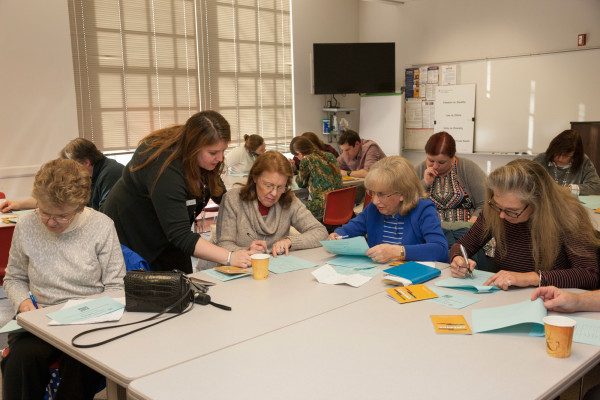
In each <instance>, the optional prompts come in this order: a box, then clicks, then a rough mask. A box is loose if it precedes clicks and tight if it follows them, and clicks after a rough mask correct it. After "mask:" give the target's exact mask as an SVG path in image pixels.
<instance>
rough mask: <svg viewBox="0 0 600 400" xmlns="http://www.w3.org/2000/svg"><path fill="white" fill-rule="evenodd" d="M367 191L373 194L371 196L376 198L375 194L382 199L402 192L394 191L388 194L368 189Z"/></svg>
mask: <svg viewBox="0 0 600 400" xmlns="http://www.w3.org/2000/svg"><path fill="white" fill-rule="evenodd" d="M366 192H367V194H368V195H369V196H371V198H375V196H377V197H378V198H380V199H388V198H390V197H392V196H393V195H395V194H400V193H398V192H393V193H389V194H386V193H381V192H374V191H372V190H366Z"/></svg>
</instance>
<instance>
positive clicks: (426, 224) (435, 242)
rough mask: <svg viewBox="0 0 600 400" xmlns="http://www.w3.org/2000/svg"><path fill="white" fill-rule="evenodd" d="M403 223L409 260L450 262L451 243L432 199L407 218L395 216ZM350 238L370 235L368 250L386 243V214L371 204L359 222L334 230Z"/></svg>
mask: <svg viewBox="0 0 600 400" xmlns="http://www.w3.org/2000/svg"><path fill="white" fill-rule="evenodd" d="M395 217H396V218H398V219H400V221H404V233H403V235H402V245H403V246H404V249H405V251H406V260H412V261H441V262H448V241H447V240H446V237H445V236H444V233H443V232H442V226H441V223H440V217H438V213H437V211H436V209H435V205H434V204H433V202H432V201H431V200H429V199H421V200H419V203H418V204H417V206H416V207H415V208H413V209H412V210H411V211H410V212H409V213H408V214H407V215H404V216H402V215H400V214H396V215H395ZM335 233H337V234H338V235H348V237H355V236H363V235H365V234H366V235H367V241H368V243H369V247H373V246H376V245H378V244H381V243H383V214H381V213H380V212H379V210H378V209H377V207H375V204H373V203H370V204H369V205H368V206H367V207H366V208H365V209H364V210H363V211H362V212H361V213H360V214H358V216H357V217H356V218H353V219H352V220H350V221H349V222H348V223H347V224H346V225H343V226H341V227H339V228H337V229H336V230H335Z"/></svg>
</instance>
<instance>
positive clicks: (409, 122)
mask: <svg viewBox="0 0 600 400" xmlns="http://www.w3.org/2000/svg"><path fill="white" fill-rule="evenodd" d="M404 127H406V128H422V127H423V109H422V107H421V100H418V99H412V100H407V101H406V107H405V109H404Z"/></svg>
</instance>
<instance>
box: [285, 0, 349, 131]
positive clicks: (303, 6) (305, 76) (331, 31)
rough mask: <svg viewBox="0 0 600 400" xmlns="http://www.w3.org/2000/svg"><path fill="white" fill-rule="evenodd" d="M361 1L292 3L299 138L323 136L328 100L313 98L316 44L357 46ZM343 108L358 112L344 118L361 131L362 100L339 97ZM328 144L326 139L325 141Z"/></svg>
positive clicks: (295, 97) (296, 111) (296, 120)
mask: <svg viewBox="0 0 600 400" xmlns="http://www.w3.org/2000/svg"><path fill="white" fill-rule="evenodd" d="M358 3H359V0H292V24H293V46H294V108H295V126H296V132H295V134H296V135H301V134H302V133H303V132H306V131H311V132H315V133H320V132H322V128H321V120H322V119H323V118H326V114H325V113H324V112H323V110H322V109H323V107H324V105H325V101H326V99H327V98H328V96H324V95H315V94H311V91H312V88H311V84H312V58H311V57H312V56H311V55H312V46H313V43H346V42H358V41H359V40H358V39H359V36H358V21H359V15H358ZM336 98H337V99H338V100H339V101H340V103H341V105H342V106H343V107H350V108H356V111H354V112H352V113H350V114H348V115H346V114H338V118H341V117H344V118H346V119H347V120H348V122H349V123H350V128H351V129H356V130H358V125H359V111H358V110H359V107H360V98H359V96H358V95H357V94H349V95H338V96H336ZM324 140H325V141H327V138H324Z"/></svg>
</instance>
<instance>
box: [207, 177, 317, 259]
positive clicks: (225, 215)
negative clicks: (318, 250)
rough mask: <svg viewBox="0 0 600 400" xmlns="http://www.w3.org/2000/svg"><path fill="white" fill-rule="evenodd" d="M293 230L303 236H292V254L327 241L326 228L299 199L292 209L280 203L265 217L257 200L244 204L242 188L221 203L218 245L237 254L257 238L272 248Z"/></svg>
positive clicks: (234, 191)
mask: <svg viewBox="0 0 600 400" xmlns="http://www.w3.org/2000/svg"><path fill="white" fill-rule="evenodd" d="M290 226H293V227H294V228H296V230H298V232H300V234H299V235H292V236H290V239H291V240H292V247H291V248H292V250H301V249H310V248H314V247H319V246H321V244H320V243H319V241H320V240H325V239H327V230H326V229H325V226H323V225H322V224H321V223H320V222H319V221H317V220H316V219H315V217H313V215H312V214H311V213H310V211H308V209H307V208H306V206H305V205H304V204H302V202H301V201H300V200H298V199H297V198H296V197H294V199H293V201H292V204H291V205H290V207H289V208H287V209H283V208H282V207H281V205H280V204H279V203H277V204H275V205H274V206H273V207H271V209H270V210H269V214H267V215H266V216H265V217H263V216H261V215H260V212H259V211H258V202H257V200H254V201H251V202H245V201H242V200H241V199H240V188H234V189H232V190H230V191H228V192H227V193H225V196H224V197H223V200H222V202H221V206H220V210H219V217H218V220H217V244H218V245H219V246H221V247H224V248H226V249H228V250H230V251H235V250H240V249H247V248H248V247H250V244H251V243H252V241H253V240H254V239H253V238H256V239H257V240H265V241H266V242H267V246H268V247H269V248H271V247H272V246H273V244H274V243H275V242H277V241H278V240H281V239H283V238H285V237H288V236H289V231H290ZM248 234H250V235H248ZM250 236H252V237H250Z"/></svg>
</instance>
